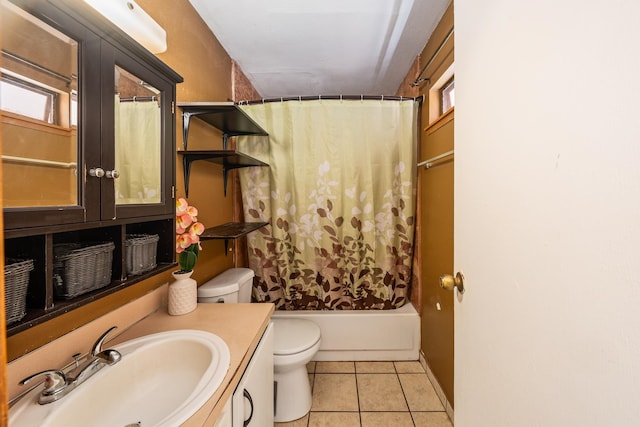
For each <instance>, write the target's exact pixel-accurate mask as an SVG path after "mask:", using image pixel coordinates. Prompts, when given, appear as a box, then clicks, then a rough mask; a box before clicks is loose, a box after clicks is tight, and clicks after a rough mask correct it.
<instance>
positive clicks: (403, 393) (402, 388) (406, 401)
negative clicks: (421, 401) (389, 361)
mask: <svg viewBox="0 0 640 427" xmlns="http://www.w3.org/2000/svg"><path fill="white" fill-rule="evenodd" d="M393 369H394V370H395V371H396V378H397V379H398V383H400V390H402V397H404V402H405V403H406V404H407V409H408V410H409V416H410V417H411V423H412V424H413V426H414V427H415V425H416V420H415V419H414V418H413V413H412V412H411V406H409V399H407V394H406V393H405V391H404V387H403V386H402V381H400V373H399V372H398V367H397V366H396V363H395V361H394V362H393Z"/></svg>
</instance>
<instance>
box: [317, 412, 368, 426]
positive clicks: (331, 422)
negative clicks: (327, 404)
mask: <svg viewBox="0 0 640 427" xmlns="http://www.w3.org/2000/svg"><path fill="white" fill-rule="evenodd" d="M338 426H339V427H360V414H359V413H358V412H311V414H309V427H338Z"/></svg>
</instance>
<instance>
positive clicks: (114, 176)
mask: <svg viewBox="0 0 640 427" xmlns="http://www.w3.org/2000/svg"><path fill="white" fill-rule="evenodd" d="M105 175H106V177H107V178H111V179H118V178H119V177H120V172H118V171H117V170H115V169H114V170H112V171H106V172H105Z"/></svg>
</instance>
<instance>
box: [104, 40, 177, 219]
mask: <svg viewBox="0 0 640 427" xmlns="http://www.w3.org/2000/svg"><path fill="white" fill-rule="evenodd" d="M103 52H105V53H103V62H104V63H109V60H111V62H110V63H111V66H110V68H109V69H108V71H107V67H106V66H105V67H104V72H105V73H109V77H110V78H112V79H113V85H111V86H110V89H111V88H112V90H111V92H110V94H109V97H108V98H109V101H110V102H113V104H112V105H110V106H109V105H105V108H108V109H111V111H113V143H112V144H111V146H110V149H108V148H107V147H106V146H105V148H106V149H103V152H102V159H103V164H105V166H106V167H108V168H109V169H111V167H109V166H110V165H113V167H112V169H113V170H115V171H116V172H115V173H116V175H117V178H116V179H112V180H107V181H106V182H103V191H102V193H103V203H108V204H109V205H110V206H103V217H107V218H111V217H110V216H109V215H111V211H110V209H111V206H114V209H115V217H116V218H132V217H140V216H150V215H163V214H168V213H173V198H172V195H171V190H172V187H173V185H174V178H173V176H174V169H175V166H174V164H175V155H172V154H173V153H174V152H175V148H174V144H175V142H174V139H173V136H172V135H173V134H174V132H175V116H174V113H173V112H172V101H173V99H174V97H175V95H174V93H173V91H174V90H175V89H174V87H175V85H173V84H172V83H171V82H169V81H167V80H166V79H165V78H163V76H161V75H159V74H157V73H156V72H155V71H154V70H153V69H150V68H148V67H145V66H144V65H143V64H141V63H139V62H137V61H133V60H132V59H131V58H130V57H129V56H127V55H126V54H125V53H124V52H122V51H119V50H113V51H112V52H109V49H106V48H103ZM111 55H112V56H111ZM105 56H108V58H105ZM105 77H106V76H105ZM105 80H106V78H105ZM103 123H105V122H103ZM104 137H106V134H105V136H104ZM105 170H107V169H105ZM109 181H111V182H109ZM111 184H112V185H113V187H110V186H109V185H111ZM105 186H109V187H105ZM104 195H108V196H106V197H107V198H108V199H109V200H108V201H107V200H106V199H105V198H104V197H105V196H104Z"/></svg>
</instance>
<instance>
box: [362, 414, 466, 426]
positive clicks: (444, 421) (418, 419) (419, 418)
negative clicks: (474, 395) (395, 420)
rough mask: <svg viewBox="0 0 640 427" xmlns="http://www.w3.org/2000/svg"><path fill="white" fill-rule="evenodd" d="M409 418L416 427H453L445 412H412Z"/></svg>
mask: <svg viewBox="0 0 640 427" xmlns="http://www.w3.org/2000/svg"><path fill="white" fill-rule="evenodd" d="M411 416H413V422H414V423H415V425H416V427H453V424H452V423H451V420H449V417H448V416H447V414H446V413H445V412H412V413H411ZM363 426H364V424H363Z"/></svg>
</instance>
